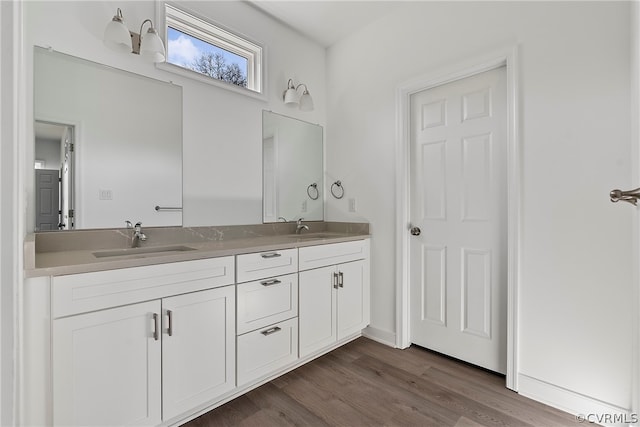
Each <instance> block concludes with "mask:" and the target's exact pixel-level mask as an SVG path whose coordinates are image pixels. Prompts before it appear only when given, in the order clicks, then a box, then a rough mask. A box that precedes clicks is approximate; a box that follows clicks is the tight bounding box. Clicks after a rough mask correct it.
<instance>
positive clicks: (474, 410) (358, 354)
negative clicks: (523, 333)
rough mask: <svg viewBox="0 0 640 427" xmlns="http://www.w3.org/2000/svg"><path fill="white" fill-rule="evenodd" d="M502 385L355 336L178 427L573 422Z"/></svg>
mask: <svg viewBox="0 0 640 427" xmlns="http://www.w3.org/2000/svg"><path fill="white" fill-rule="evenodd" d="M504 384H505V380H504V377H502V376H499V375H496V374H493V373H490V372H486V371H484V370H482V369H478V368H475V367H472V366H469V365H467V364H464V363H461V362H458V361H455V360H451V359H449V358H446V357H444V356H441V355H439V354H435V353H433V352H430V351H427V350H425V349H422V348H419V347H414V346H412V347H411V348H408V349H406V350H398V349H393V348H390V347H387V346H385V345H382V344H379V343H376V342H374V341H371V340H369V339H366V338H359V339H357V340H355V341H353V342H351V343H349V344H347V345H345V346H343V347H341V348H339V349H336V350H334V351H332V352H331V353H329V354H327V355H325V356H322V357H320V358H318V359H316V360H314V361H312V362H310V363H308V364H306V365H304V366H302V367H300V368H298V369H296V370H294V371H292V372H289V373H288V374H286V375H284V376H282V377H280V378H277V379H275V380H273V381H271V382H269V383H267V384H265V385H263V386H261V387H259V388H257V389H255V390H253V391H251V392H249V393H247V394H245V395H243V396H241V397H239V398H237V399H235V400H233V401H231V402H229V403H227V404H225V405H223V406H221V407H219V408H217V409H214V410H213V411H210V412H208V413H206V414H204V415H202V416H201V417H199V418H196V419H194V420H192V421H191V422H189V423H187V424H185V426H188V427H204V426H261V427H268V426H354V427H355V426H456V427H478V426H487V427H489V426H543V427H553V426H574V427H575V426H577V425H578V424H577V422H576V420H575V418H574V417H573V416H572V415H569V414H567V413H564V412H562V411H558V410H556V409H553V408H551V407H548V406H546V405H543V404H540V403H537V402H535V401H533V400H530V399H527V398H525V397H522V396H520V395H518V394H517V393H514V392H512V391H510V390H508V389H507V388H505V385H504Z"/></svg>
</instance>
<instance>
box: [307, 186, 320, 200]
mask: <svg viewBox="0 0 640 427" xmlns="http://www.w3.org/2000/svg"><path fill="white" fill-rule="evenodd" d="M313 190H315V192H316V195H315V197H314V196H312V195H311V192H312V191H313ZM307 196H309V198H310V199H311V200H318V197H320V191H319V190H318V184H316V183H315V182H314V183H313V184H309V186H308V187H307Z"/></svg>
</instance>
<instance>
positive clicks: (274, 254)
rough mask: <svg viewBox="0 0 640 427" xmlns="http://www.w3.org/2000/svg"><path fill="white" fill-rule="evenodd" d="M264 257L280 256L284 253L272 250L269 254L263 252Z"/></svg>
mask: <svg viewBox="0 0 640 427" xmlns="http://www.w3.org/2000/svg"><path fill="white" fill-rule="evenodd" d="M260 256H261V257H262V258H267V259H268V258H278V257H279V256H282V254H279V253H278V252H271V253H268V254H261V255H260Z"/></svg>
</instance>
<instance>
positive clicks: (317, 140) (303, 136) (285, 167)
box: [262, 111, 324, 223]
mask: <svg viewBox="0 0 640 427" xmlns="http://www.w3.org/2000/svg"><path fill="white" fill-rule="evenodd" d="M322 157H323V150H322V127H321V126H319V125H314V124H312V123H307V122H304V121H301V120H297V119H293V118H291V117H286V116H282V115H280V114H276V113H273V112H271V111H263V113H262V161H263V177H262V179H263V195H262V205H263V221H264V222H265V223H266V222H277V221H296V220H297V219H299V218H304V219H305V221H322V220H323V219H324V206H323V199H324V184H323V163H322Z"/></svg>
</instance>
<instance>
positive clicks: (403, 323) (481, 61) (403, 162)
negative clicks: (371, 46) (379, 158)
mask: <svg viewBox="0 0 640 427" xmlns="http://www.w3.org/2000/svg"><path fill="white" fill-rule="evenodd" d="M517 58H518V50H517V46H509V47H505V48H503V49H500V50H498V51H494V52H491V53H489V54H487V55H484V56H481V57H477V58H472V59H470V60H468V61H465V62H461V63H458V64H453V65H451V66H448V67H446V68H443V69H440V70H437V71H434V72H430V73H428V74H426V75H423V76H419V77H417V78H415V79H412V80H410V81H407V82H405V83H403V84H401V85H399V86H398V88H397V90H396V122H397V123H396V126H397V129H396V132H397V134H396V170H397V174H396V207H397V210H396V246H397V248H398V250H397V251H396V347H398V348H406V347H408V346H409V345H410V344H411V338H410V331H409V325H410V317H409V316H410V312H409V310H410V309H409V307H410V304H409V295H410V290H409V276H410V275H409V271H410V270H409V268H410V262H409V223H410V217H409V215H410V211H409V182H410V181H409V180H410V169H409V165H410V159H409V153H410V150H409V144H410V140H409V138H410V129H409V125H410V124H409V123H410V103H409V102H410V97H411V95H412V94H414V93H417V92H421V91H424V90H427V89H431V88H433V87H436V86H441V85H443V84H446V83H450V82H453V81H456V80H460V79H463V78H466V77H470V76H473V75H475V74H479V73H482V72H484V71H489V70H492V69H494V68H498V67H501V66H505V67H506V72H507V127H508V129H507V223H508V224H507V235H508V237H507V247H508V249H507V254H508V255H507V257H508V259H507V270H508V273H507V323H508V324H507V378H506V386H507V388H509V389H511V390H515V391H517V390H518V384H517V378H518V376H517V372H518V366H517V361H518V358H517V352H518V325H517V323H518V313H517V309H518V304H517V302H518V288H519V282H520V276H519V271H520V269H519V266H520V235H521V232H520V224H521V219H520V218H521V213H520V211H521V197H520V193H521V191H520V189H521V169H522V167H521V156H520V151H521V149H520V142H519V138H518V135H519V128H518V123H519V120H518V117H519V111H518V81H517V76H518V70H517Z"/></svg>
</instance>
